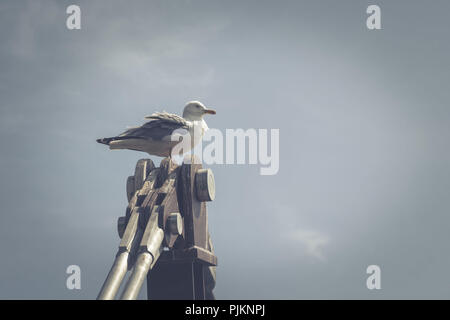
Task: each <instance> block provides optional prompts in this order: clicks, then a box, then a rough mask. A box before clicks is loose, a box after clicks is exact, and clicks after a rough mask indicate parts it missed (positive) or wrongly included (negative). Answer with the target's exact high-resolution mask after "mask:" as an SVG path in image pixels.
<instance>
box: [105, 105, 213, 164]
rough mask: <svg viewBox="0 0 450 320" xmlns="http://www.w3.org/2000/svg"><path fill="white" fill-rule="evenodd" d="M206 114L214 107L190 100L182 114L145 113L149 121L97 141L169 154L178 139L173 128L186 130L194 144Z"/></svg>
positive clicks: (151, 152) (205, 126) (197, 140)
mask: <svg viewBox="0 0 450 320" xmlns="http://www.w3.org/2000/svg"><path fill="white" fill-rule="evenodd" d="M205 114H216V111H215V110H213V109H209V108H206V107H205V106H204V105H203V104H202V103H201V102H199V101H190V102H188V103H187V104H186V106H185V107H184V110H183V116H182V117H180V116H178V115H176V114H172V113H167V112H165V111H163V112H155V113H153V114H152V115H150V116H146V117H145V119H148V120H150V121H148V122H146V123H144V124H143V125H142V126H140V127H133V128H130V129H128V130H126V131H125V132H123V133H122V134H120V135H118V136H115V137H110V138H102V139H97V142H98V143H101V144H105V145H108V146H109V148H110V149H111V150H113V149H128V150H135V151H143V152H147V153H148V154H150V155H155V156H160V157H171V151H172V148H173V147H174V146H175V145H177V144H178V143H179V141H172V138H171V137H172V134H173V133H174V131H176V130H185V132H188V133H189V134H190V135H191V137H194V140H193V141H192V144H191V146H192V148H193V147H194V146H195V145H196V144H197V143H198V142H199V141H200V139H201V137H202V136H203V134H204V133H205V132H206V131H207V130H208V125H207V124H206V122H205V120H204V119H203V116H204V115H205ZM177 132H180V131H177ZM197 132H198V133H200V135H199V134H197ZM185 151H188V150H185Z"/></svg>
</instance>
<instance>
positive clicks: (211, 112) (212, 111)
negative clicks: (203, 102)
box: [203, 109, 216, 114]
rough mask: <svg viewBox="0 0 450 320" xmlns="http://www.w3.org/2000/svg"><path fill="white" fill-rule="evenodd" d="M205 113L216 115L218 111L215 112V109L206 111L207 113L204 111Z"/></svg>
mask: <svg viewBox="0 0 450 320" xmlns="http://www.w3.org/2000/svg"><path fill="white" fill-rule="evenodd" d="M203 113H208V114H216V110H214V109H205V111H203Z"/></svg>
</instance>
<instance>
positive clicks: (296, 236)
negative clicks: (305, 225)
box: [289, 228, 329, 261]
mask: <svg viewBox="0 0 450 320" xmlns="http://www.w3.org/2000/svg"><path fill="white" fill-rule="evenodd" d="M289 238H290V240H293V241H295V242H296V243H299V244H300V245H302V247H303V249H304V252H305V253H306V254H307V255H308V256H310V257H313V258H315V259H317V260H320V261H326V257H325V255H324V252H323V250H324V247H325V246H326V245H327V244H328V243H329V237H328V236H326V235H325V234H323V233H321V232H319V231H315V230H308V229H302V228H299V229H296V230H295V231H293V232H291V233H289Z"/></svg>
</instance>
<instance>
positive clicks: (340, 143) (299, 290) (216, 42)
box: [0, 0, 450, 299]
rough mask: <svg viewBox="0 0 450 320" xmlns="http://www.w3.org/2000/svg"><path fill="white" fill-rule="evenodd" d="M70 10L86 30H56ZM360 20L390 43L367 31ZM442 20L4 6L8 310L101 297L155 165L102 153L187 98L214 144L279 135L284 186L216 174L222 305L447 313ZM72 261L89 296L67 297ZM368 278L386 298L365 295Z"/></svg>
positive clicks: (274, 4) (215, 7)
mask: <svg viewBox="0 0 450 320" xmlns="http://www.w3.org/2000/svg"><path fill="white" fill-rule="evenodd" d="M74 3H75V4H78V5H79V6H80V7H81V12H82V13H81V18H82V20H81V27H82V29H81V30H68V29H67V28H66V17H67V14H66V12H65V11H66V7H67V6H68V5H70V4H74ZM369 4H378V5H379V6H380V7H381V19H382V30H376V31H369V30H368V29H367V28H366V24H365V20H366V17H367V14H366V8H367V6H368V5H369ZM449 12H450V4H449V2H448V1H433V2H432V3H430V2H426V1H381V0H377V1H298V0H297V1H260V0H259V1H256V0H244V1H224V0H222V1H217V0H215V1H211V0H208V1H206V0H204V1H200V0H198V1H197V0H192V1H163V0H160V1H132V2H126V1H106V0H105V1H100V0H97V1H56V0H55V1H38V0H33V1H1V3H0V40H1V43H2V45H1V46H0V147H1V149H0V150H1V151H0V177H1V180H0V181H1V182H0V210H1V211H0V236H1V241H0V250H1V253H2V258H1V259H0V298H3V299H10V298H26V299H33V298H37V299H48V298H54V299H80V298H82V299H95V297H96V296H97V294H98V292H99V289H100V287H101V285H102V283H103V281H104V280H105V278H106V275H107V273H108V271H109V268H110V267H111V264H112V262H113V258H114V255H115V252H116V250H117V246H118V243H119V238H118V235H117V232H116V221H117V218H118V217H119V216H122V215H123V214H124V213H125V207H126V205H127V201H126V196H125V182H126V178H127V177H128V176H129V175H130V174H132V173H133V171H134V166H135V164H136V161H137V160H138V159H141V158H145V157H147V155H145V154H142V153H138V152H133V151H110V150H108V149H107V148H106V147H105V146H103V145H99V144H97V143H96V142H95V139H97V138H100V137H107V136H113V135H116V134H118V133H120V132H122V131H123V130H124V129H125V128H126V127H127V126H132V125H139V124H141V123H142V122H143V117H144V116H145V115H147V114H150V113H152V112H154V111H160V110H167V111H169V112H174V113H178V114H180V113H181V112H182V108H183V106H184V104H185V103H186V102H187V101H189V100H194V99H197V100H200V101H202V102H203V103H205V104H206V105H210V106H213V107H214V108H215V109H216V110H217V115H216V116H211V117H209V118H208V119H207V121H208V125H209V126H210V127H211V128H217V129H221V130H224V129H226V128H232V129H233V128H244V129H247V128H266V129H271V128H277V129H280V170H279V172H278V174H277V175H274V176H261V175H259V167H258V166H256V165H213V166H211V168H212V170H213V171H214V174H215V180H216V191H217V194H216V200H215V201H214V202H211V203H208V210H209V228H210V232H211V236H212V238H213V242H214V245H215V248H216V254H217V256H218V258H219V266H218V269H217V286H216V290H215V293H216V296H217V298H219V299H310V298H327V299H328V298H331V299H346V298H360V299H379V298H385V299H392V298H446V299H449V298H450V275H449V271H448V270H450V256H449V249H450V248H449V244H450V233H449V231H448V230H449V226H450V217H449V209H450V200H449V199H450V197H449V190H450V186H449V184H450V183H449V181H450V170H449V161H450V152H449V144H448V141H449V137H450V132H449V130H450V129H449V128H450V106H449V101H450V90H449V85H448V84H449V83H450V79H449V78H450V72H449V71H450V70H449V62H448V57H449V56H450V45H449V43H450V42H449V34H450V25H449V23H448V14H449ZM153 160H154V161H155V162H157V163H158V162H159V159H158V158H157V157H153ZM72 264H76V265H79V266H80V267H81V275H82V278H81V279H82V280H81V286H82V288H81V290H68V289H67V288H66V277H67V274H66V273H65V271H66V268H67V266H69V265H72ZM372 264H376V265H379V266H380V268H381V286H382V289H381V290H372V291H371V290H368V289H367V288H366V278H367V276H368V275H367V274H366V268H367V266H369V265H372ZM144 297H145V294H141V298H144Z"/></svg>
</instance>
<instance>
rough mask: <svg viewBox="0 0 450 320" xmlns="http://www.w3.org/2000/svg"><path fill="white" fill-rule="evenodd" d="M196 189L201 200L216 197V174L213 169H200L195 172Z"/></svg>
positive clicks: (210, 199)
mask: <svg viewBox="0 0 450 320" xmlns="http://www.w3.org/2000/svg"><path fill="white" fill-rule="evenodd" d="M195 189H196V193H197V199H198V200H199V201H212V200H214V198H215V197H216V187H215V182H214V174H213V173H212V170H211V169H199V170H198V171H197V173H196V174H195Z"/></svg>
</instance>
